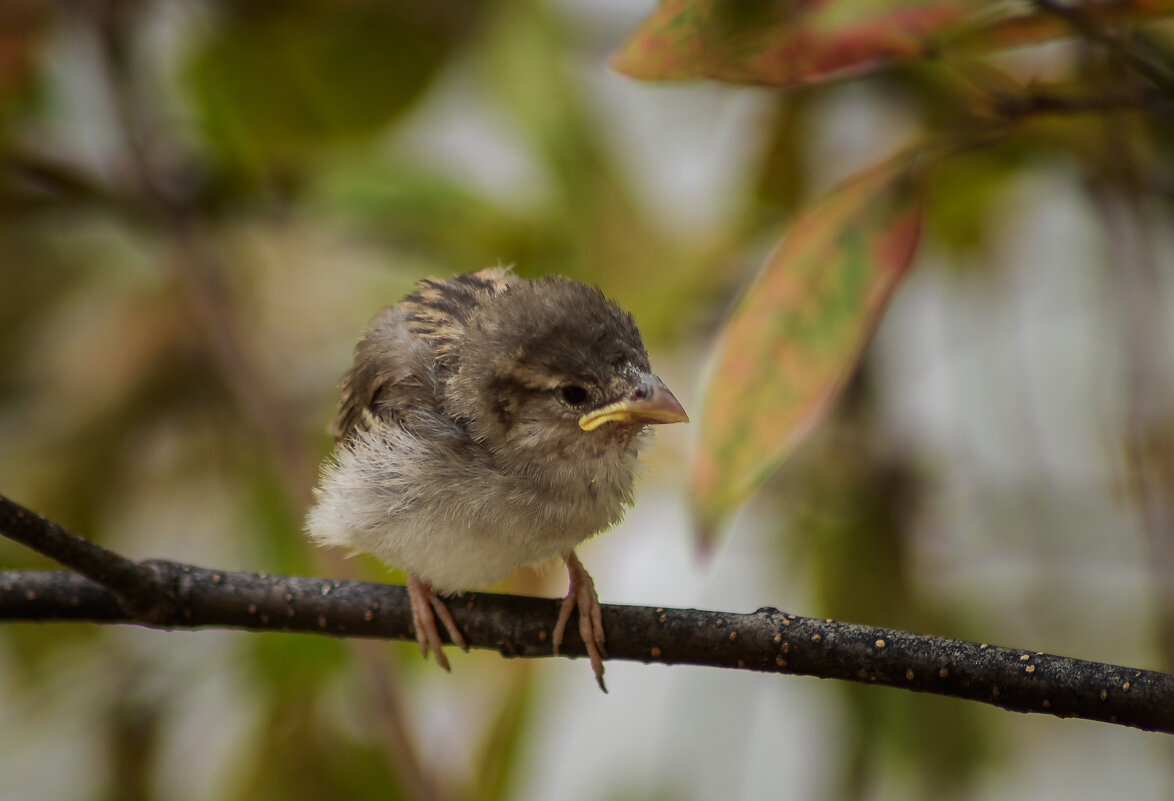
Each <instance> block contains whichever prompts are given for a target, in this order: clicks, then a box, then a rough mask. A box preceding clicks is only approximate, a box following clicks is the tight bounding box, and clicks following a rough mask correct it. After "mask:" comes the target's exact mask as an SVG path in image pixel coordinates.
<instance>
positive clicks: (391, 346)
mask: <svg viewBox="0 0 1174 801" xmlns="http://www.w3.org/2000/svg"><path fill="white" fill-rule="evenodd" d="M519 280H520V279H518V278H516V277H515V276H514V275H513V274H512V273H510V271H509V269H508V268H504V267H490V268H488V269H485V270H481V271H479V272H475V273H465V274H463V275H458V276H455V277H453V278H449V279H445V280H438V279H433V278H428V279H425V280H423V281H420V282H419V284H418V285H417V288H416V291H415V292H413V293H411V294H410V295H408V296H407V297H405V298H404V299H403V300H401V301H400V302H399V303H397V304H396V305H394V306H387V307H384V308H383V309H381V310H380V311H379V313H378V314H376V315H375V318H374V319H373V320H372V321H371V324H370V325H369V326H368V327H367V332H366V334H364V336H363V339H362V340H360V342H359V344H358V345H357V346H356V347H355V362H354V365H355V366H354V367H353V368H352V369H351V371H350V372H349V373H347V375H346V376H345V377H344V378H343V380H342V392H341V394H340V397H339V405H338V416H337V418H336V420H335V422H334V425H333V426H331V430H330V433H331V434H333V435H334V437H335V439H336V440H339V441H342V440H345V439H346V438H348V437H349V436H351V435H352V434H353V433H354V432H355V431H356V430H365V429H368V428H371V427H372V426H373V424H376V423H380V422H391V423H395V424H397V425H403V426H410V425H411V420H412V417H413V416H414V415H415V414H418V413H420V412H424V411H428V410H435V409H437V408H438V406H439V402H438V393H439V391H440V382H441V381H443V380H444V378H445V377H446V376H448V375H450V374H451V373H452V372H453V371H455V370H456V367H457V364H458V362H459V353H458V343H459V341H460V336H461V333H462V332H463V331H464V329H465V326H466V325H467V324H468V321H469V316H470V315H471V314H472V313H473V311H474V310H475V309H477V308H478V307H479V306H481V304H483V303H484V302H485V301H486V300H489V299H490V298H492V297H494V296H495V295H499V294H501V293H502V292H504V291H506V289H508V288H509V286H511V285H512V284H514V283H516V282H517V281H519Z"/></svg>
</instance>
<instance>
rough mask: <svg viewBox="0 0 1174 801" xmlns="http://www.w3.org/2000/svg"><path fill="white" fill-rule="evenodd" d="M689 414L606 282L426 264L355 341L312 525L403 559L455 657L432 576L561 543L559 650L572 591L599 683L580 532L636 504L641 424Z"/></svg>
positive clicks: (552, 552)
mask: <svg viewBox="0 0 1174 801" xmlns="http://www.w3.org/2000/svg"><path fill="white" fill-rule="evenodd" d="M686 421H688V416H687V415H686V414H685V410H684V409H682V408H681V404H680V403H679V402H678V401H677V399H676V398H675V397H673V394H672V393H671V392H669V390H668V388H666V387H665V385H664V384H663V383H662V382H661V380H660V379H659V378H657V377H656V376H655V375H653V374H652V372H651V369H650V368H649V364H648V353H647V351H646V350H645V349H644V343H643V340H642V339H641V337H640V332H639V330H638V329H637V328H636V323H635V321H634V320H633V319H632V315H630V314H629V313H627V312H625V311H623V310H622V309H621V308H620V307H619V306H617V305H616V304H615V303H614V302H612V301H611V300H609V299H608V298H607V297H605V296H604V294H603V293H602V292H601V291H600V290H599V289H597V288H593V287H589V286H586V285H584V284H581V283H579V282H577V281H572V280H570V279H568V278H554V277H550V278H540V279H537V280H534V281H529V280H525V279H522V278H518V277H517V276H515V275H513V274H512V273H511V272H510V271H509V270H508V269H507V268H501V267H494V268H489V269H485V270H481V271H480V272H475V273H466V274H463V275H458V276H455V277H453V278H449V279H446V280H436V279H425V280H423V281H421V282H420V283H419V284H418V285H417V288H416V291H415V292H412V293H411V294H410V295H408V296H407V297H405V298H403V299H402V300H401V301H400V302H399V303H397V304H396V305H394V306H387V307H385V308H383V309H382V310H381V311H379V313H378V314H376V315H375V318H374V319H373V320H372V321H371V324H370V326H369V327H368V328H367V332H366V334H365V335H364V337H363V339H362V340H361V341H360V342H359V344H358V345H357V346H356V347H355V361H354V365H353V367H352V368H351V370H350V372H349V373H348V374H347V375H346V377H345V378H344V379H343V381H342V395H341V398H340V400H339V410H338V419H337V420H336V421H335V424H334V426H333V427H332V433H333V434H334V436H335V438H336V447H335V450H334V454H333V456H332V458H330V459H328V460H327V461H326V462H325V463H324V465H323V468H322V475H321V480H320V482H319V486H318V488H317V489H316V490H315V499H316V503H315V506H314V507H313V508H312V509H311V510H310V513H309V516H308V518H307V523H306V524H307V529H308V530H309V532H310V535H311V536H312V537H313V538H314V540H316V541H317V542H318V543H320V544H324V545H337V546H345V547H348V548H351V549H352V550H356V551H366V552H369V553H372V554H374V555H376V556H378V557H379V558H380V559H383V560H384V561H386V562H388V563H389V564H392V565H394V566H396V567H399V568H402V569H403V570H404V571H406V572H407V586H408V593H409V595H410V597H411V602H412V615H413V620H414V623H415V629H416V638H417V640H418V641H419V643H420V650H421V652H422V653H423V654H424V655H425V656H427V654H428V651H429V650H431V651H432V652H433V653H434V654H435V655H436V661H437V662H439V663H440V665H441V666H442V667H444V668H445V669H446V670H447V669H448V659H447V658H446V657H445V655H444V653H443V651H442V650H441V641H440V634H439V632H438V630H437V627H436V618H437V617H439V618H440V621H441V623H442V624H443V625H444V627H445V628H446V629H447V630H448V634H449V636H450V637H451V638H452V641H453V642H454V643H455V644H457V645H460V646H461V647H467V646H466V644H465V641H464V638H463V637H462V636H461V632H460V631H459V629H458V628H457V626H456V624H455V623H454V622H453V619H452V616H451V615H450V614H449V611H448V608H447V607H446V606H445V605H444V602H443V601H442V600H441V599H440V598H439V597H437V595H436V593H437V592H439V593H452V592H457V591H462V590H468V589H474V588H479V587H484V586H486V585H489V584H492V583H493V582H495V581H497V580H499V579H501V578H502V577H504V576H505V575H506V574H507V573H509V572H510V571H512V570H514V569H515V568H518V567H521V566H523V565H530V564H534V563H538V562H543V561H545V560H548V559H550V558H552V557H556V556H557V557H561V558H562V559H563V561H564V562H565V563H566V566H567V569H568V571H569V573H570V590H569V591H568V593H567V596H566V599H565V600H564V601H563V604H562V607H561V609H560V612H559V616H558V621H557V624H556V626H555V629H554V631H553V632H552V642H553V645H554V650H555V653H557V652H558V647H559V645H560V644H561V642H562V639H563V632H564V630H565V628H566V624H567V622H568V620H569V619H570V616H571V613H572V612H573V611H574V610H575V609H578V612H579V631H580V634H581V635H582V638H583V642H584V643H585V644H586V646H587V653H588V656H589V657H590V659H591V666H592V669H593V670H594V671H595V676H596V679H597V680H598V682H599V685H600V687H601V688H602V687H603V659H602V657H603V647H604V636H603V626H602V623H601V622H600V609H599V598H598V596H597V595H596V592H595V584H594V582H593V581H592V579H591V576H590V575H588V573H587V571H586V569H585V568H584V567H583V565H582V563H581V562H580V561H579V558H578V557H577V556H576V555H575V550H574V549H575V546H576V545H578V544H579V543H580V542H582V541H583V540H585V539H587V538H588V537H590V536H592V535H593V534H596V533H598V532H600V531H603V530H605V529H608V528H610V527H611V526H613V525H615V524H616V523H618V522H619V520H620V518H622V517H623V514H624V511H625V509H626V508H627V507H628V506H630V505H631V503H632V499H633V492H632V484H633V480H634V479H635V476H636V472H637V461H636V453H637V450H638V449H639V447H640V445H641V441H642V440H643V439H644V438H645V437H644V434H645V432H646V429H647V426H648V425H649V424H654V423H676V422H686Z"/></svg>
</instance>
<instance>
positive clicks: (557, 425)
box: [444, 278, 689, 464]
mask: <svg viewBox="0 0 1174 801" xmlns="http://www.w3.org/2000/svg"><path fill="white" fill-rule="evenodd" d="M458 358H459V362H458V366H457V369H456V371H455V372H454V373H453V375H452V376H451V378H450V379H449V380H448V382H447V385H446V387H445V390H444V404H445V409H446V411H447V412H448V413H449V414H450V415H451V416H452V417H454V418H457V419H461V420H463V421H465V423H466V425H467V426H468V427H469V430H470V432H471V433H472V435H473V436H474V437H475V438H476V439H478V440H479V441H482V442H484V443H485V444H486V445H488V446H489V447H490V448H492V449H493V450H495V451H497V452H499V453H502V454H503V455H506V456H508V457H514V458H517V459H518V460H520V461H521V463H523V464H534V463H540V462H543V461H546V460H551V459H564V460H565V459H572V460H573V459H580V458H582V459H589V458H601V457H607V456H609V455H610V456H614V458H617V459H618V458H621V457H623V456H624V455H626V452H627V451H628V450H629V449H632V448H634V447H635V439H636V436H637V435H638V434H639V433H640V432H641V431H643V430H644V428H645V427H646V426H648V425H651V424H658V423H678V422H687V421H688V419H689V418H688V415H686V414H685V410H684V409H683V408H682V407H681V404H680V403H679V402H678V401H677V399H676V398H675V397H674V396H673V394H672V393H671V392H670V391H669V390H668V388H667V387H666V386H665V385H664V383H663V382H662V381H661V380H660V379H659V378H657V377H656V376H655V375H654V374H653V373H652V370H651V368H650V366H649V363H648V352H647V351H646V350H645V348H644V342H643V339H642V338H641V336H640V331H639V330H638V329H637V328H636V323H635V321H634V320H633V319H632V315H630V314H628V313H627V312H625V311H624V310H623V309H621V308H620V307H619V306H617V305H616V304H615V303H614V302H612V301H611V300H609V299H608V298H607V297H606V296H604V294H603V293H602V292H601V291H600V290H599V289H597V288H594V287H588V286H585V285H583V284H580V283H578V282H576V281H571V280H568V279H564V278H543V279H539V280H537V281H527V282H519V283H517V284H514V285H512V286H511V287H510V288H509V289H508V290H507V291H505V292H504V293H502V294H500V295H498V296H497V297H495V298H494V299H493V300H492V301H489V302H487V303H485V304H484V305H483V306H482V307H480V308H479V309H478V311H477V313H476V314H475V315H474V316H473V318H472V319H471V320H470V321H469V324H468V325H467V327H466V330H465V335H464V337H463V341H462V342H461V343H460V349H459V355H458Z"/></svg>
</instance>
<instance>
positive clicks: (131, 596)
mask: <svg viewBox="0 0 1174 801" xmlns="http://www.w3.org/2000/svg"><path fill="white" fill-rule="evenodd" d="M0 532H3V533H4V535H5V536H6V537H8V538H9V539H11V540H15V541H16V542H19V543H21V544H22V545H25V546H27V547H28V548H31V549H32V550H34V551H36V552H37V553H40V554H43V555H44V556H47V557H49V558H50V559H53V560H54V561H56V562H59V563H60V564H62V565H65V566H66V567H69V568H72V569H73V570H75V571H77V572H78V573H80V574H81V575H82V576H85V577H86V578H88V579H90V580H92V581H93V582H95V583H97V584H99V585H101V586H102V587H105V588H106V589H107V590H109V591H110V593H111V595H112V596H113V597H114V598H115V599H116V600H117V602H118V603H119V605H120V608H121V609H122V610H124V611H125V613H126V614H127V615H129V616H130V617H132V618H135V619H138V620H142V621H144V622H151V621H162V620H164V619H166V618H167V617H169V614H170V613H169V612H168V611H167V610H165V609H164V608H163V605H164V604H165V602H166V598H165V597H164V594H163V592H162V591H161V587H160V584H159V580H158V577H157V576H156V575H155V574H154V572H153V570H152V569H151V567H150V566H149V565H144V564H140V563H138V562H134V561H131V560H130V559H127V558H126V557H124V556H121V555H119V554H117V553H115V552H114V551H111V550H108V549H106V548H103V547H102V546H101V545H98V544H97V543H95V542H91V541H90V540H87V539H86V538H84V537H81V536H79V535H77V534H74V533H73V532H72V531H69V530H67V529H65V528H64V527H62V526H60V525H58V524H57V523H54V522H53V521H52V520H48V519H46V518H44V517H42V516H41V515H39V514H37V513H36V512H33V511H31V510H29V509H26V508H24V507H23V506H21V505H20V504H18V503H16V502H14V501H11V500H9V499H8V498H5V497H4V496H2V495H0Z"/></svg>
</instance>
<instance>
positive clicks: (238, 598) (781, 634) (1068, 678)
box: [0, 496, 1174, 733]
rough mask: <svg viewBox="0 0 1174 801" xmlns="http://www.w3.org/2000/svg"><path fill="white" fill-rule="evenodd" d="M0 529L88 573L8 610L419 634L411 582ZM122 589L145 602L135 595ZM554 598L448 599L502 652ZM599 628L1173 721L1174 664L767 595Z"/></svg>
mask: <svg viewBox="0 0 1174 801" xmlns="http://www.w3.org/2000/svg"><path fill="white" fill-rule="evenodd" d="M0 532H4V533H6V534H9V535H10V536H12V537H13V539H16V540H18V541H20V542H23V543H25V544H27V545H29V546H30V547H33V548H35V549H36V550H38V551H40V552H41V553H44V554H46V555H49V556H51V557H53V558H55V559H59V560H61V561H62V562H63V563H66V564H69V565H70V566H71V567H74V568H75V569H76V570H79V571H82V570H83V569H84V570H85V571H86V576H81V575H78V574H77V573H71V572H67V571H0V620H7V621H10V622H19V621H24V622H53V621H58V622H64V621H87V622H94V623H137V624H141V625H146V626H150V627H153V628H164V629H173V628H191V629H194V628H209V627H211V628H239V629H249V630H252V631H286V632H302V633H313V634H326V635H330V636H335V637H373V638H383V639H399V640H412V641H414V640H415V635H414V633H413V631H412V613H411V606H410V603H409V601H408V595H407V591H406V589H405V588H403V587H399V586H392V585H387V584H371V583H366V582H358V581H336V580H331V579H319V578H306V577H300V576H269V575H265V574H255V573H241V572H232V571H220V570H210V569H207V568H200V567H193V566H191V565H184V564H179V563H176V562H168V561H147V562H140V563H136V562H130V561H128V560H126V559H124V558H123V557H120V556H118V555H117V554H112V553H111V552H110V551H107V550H105V549H102V548H99V547H98V546H96V545H94V544H93V543H89V542H87V541H86V540H84V539H82V538H81V537H78V536H77V535H75V534H71V533H70V532H68V531H65V530H64V529H62V528H61V527H60V526H57V525H56V524H53V523H51V522H49V521H47V520H45V519H44V518H42V517H40V516H39V515H34V514H33V513H31V512H29V511H28V510H25V509H23V508H21V507H19V506H17V505H16V504H13V503H12V502H11V501H8V500H7V499H5V498H3V496H0ZM87 576H88V577H87ZM128 576H129V578H128ZM148 584H149V585H150V588H149V589H144V587H146V585H148ZM103 585H104V586H103ZM128 587H129V589H126V588H128ZM126 597H135V598H147V599H151V602H150V603H128V602H127V601H126ZM559 604H560V602H559V601H558V600H554V599H543V598H526V597H520V596H513V595H496V594H487V593H463V594H461V595H458V596H455V597H454V598H452V599H450V601H449V607H450V609H451V610H452V613H453V617H454V619H455V620H456V622H457V625H459V626H460V627H461V630H462V631H463V632H464V633H465V638H466V639H467V640H468V642H469V644H470V645H471V646H472V647H474V648H488V649H492V650H495V651H498V652H499V653H501V654H502V655H503V656H507V657H545V656H551V655H552V654H551V646H550V632H551V629H552V628H553V626H554V623H555V620H556V618H557V616H558V608H559ZM603 625H604V630H605V631H606V632H607V648H608V653H609V655H610V658H611V659H622V660H627V661H636V662H645V663H650V662H659V663H662V664H668V665H673V664H689V665H706V666H711V667H723V668H739V669H744V670H755V671H761V672H770V673H791V674H798V675H809V676H818V677H820V678H831V679H846V680H848V681H856V682H861V683H865V684H878V685H884V686H889V687H899V688H904V689H909V690H914V691H916V692H928V693H935V694H937V695H947V696H953V697H955V698H964V699H969V700H972V701H981V702H983V703H987V704H993V705H995V706H999V707H1003V708H1004V709H1010V710H1013V711H1017V712H1044V713H1048V714H1052V715H1056V716H1057V717H1077V718H1085V719H1089V720H1100V721H1106V722H1111V723H1119V724H1122V725H1127V726H1135V727H1137V728H1141V729H1149V730H1153V731H1162V732H1166V733H1174V675H1171V674H1166V673H1159V672H1156V671H1151V670H1139V669H1135V668H1128V667H1121V666H1117V665H1108V664H1103V663H1098V662H1088V661H1084V660H1080V659H1072V658H1069V657H1062V656H1054V655H1052V654H1045V653H1041V652H1038V651H1025V650H1017V649H1010V648H1000V647H996V646H991V645H987V644H985V643H981V644H980V643H973V642H964V641H961V640H953V639H949V638H947V637H936V636H930V635H925V634H912V633H909V632H904V631H895V630H892V629H882V628H876V627H873V626H863V625H857V624H852V623H839V622H835V621H832V620H816V619H813V618H804V617H798V616H796V615H791V614H784V613H782V612H780V611H778V610H777V609H771V608H763V609H759V610H758V611H757V612H753V613H751V614H732V613H729V612H711V611H703V610H697V609H667V608H654V607H641V606H615V605H606V606H604V607H603ZM560 651H561V652H562V653H563V654H565V655H567V656H583V655H584V653H585V652H584V649H583V643H582V641H581V640H580V639H579V636H578V630H577V627H576V626H570V627H568V630H567V639H566V641H565V642H564V643H563V646H562V648H561V649H560Z"/></svg>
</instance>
